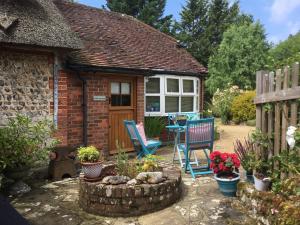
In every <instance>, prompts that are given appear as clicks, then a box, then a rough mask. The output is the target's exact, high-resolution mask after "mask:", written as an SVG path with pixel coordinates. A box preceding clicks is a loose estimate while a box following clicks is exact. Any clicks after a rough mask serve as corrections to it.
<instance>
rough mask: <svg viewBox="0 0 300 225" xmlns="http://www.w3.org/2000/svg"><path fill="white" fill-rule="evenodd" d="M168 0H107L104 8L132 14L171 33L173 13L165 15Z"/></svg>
mask: <svg viewBox="0 0 300 225" xmlns="http://www.w3.org/2000/svg"><path fill="white" fill-rule="evenodd" d="M165 7H166V0H107V1H106V6H104V8H106V9H109V10H111V11H114V12H120V13H124V14H127V15H131V16H133V17H135V18H137V19H139V20H141V21H143V22H144V23H146V24H148V25H150V26H152V27H154V28H156V29H158V30H160V31H162V32H165V33H170V32H171V31H170V29H171V24H172V15H167V16H164V10H165Z"/></svg>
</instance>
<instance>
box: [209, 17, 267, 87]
mask: <svg viewBox="0 0 300 225" xmlns="http://www.w3.org/2000/svg"><path fill="white" fill-rule="evenodd" d="M268 49H269V44H268V43H267V41H266V35H265V31H264V28H263V27H262V25H261V24H260V23H259V22H256V23H244V24H241V25H232V26H231V27H230V28H229V29H228V30H227V31H226V32H225V33H224V38H223V40H222V42H221V44H220V46H219V49H218V51H217V53H216V54H215V55H214V56H212V57H211V58H210V60H209V65H208V69H209V73H210V77H209V78H208V80H207V81H206V85H207V88H208V90H209V91H210V92H211V93H214V92H215V91H216V90H217V89H218V88H220V89H224V88H226V87H227V86H228V85H237V86H239V87H240V88H242V89H248V88H254V87H255V72H256V71H257V70H260V69H262V68H263V67H264V65H265V64H266V62H267V52H268Z"/></svg>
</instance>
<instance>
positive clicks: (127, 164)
mask: <svg viewBox="0 0 300 225" xmlns="http://www.w3.org/2000/svg"><path fill="white" fill-rule="evenodd" d="M117 148H118V154H117V156H116V171H117V173H118V174H119V175H123V176H127V177H130V178H135V177H136V176H137V175H138V174H139V173H140V172H141V171H142V165H141V162H140V161H137V160H129V157H128V154H127V153H126V152H125V151H123V150H122V148H120V146H119V145H117Z"/></svg>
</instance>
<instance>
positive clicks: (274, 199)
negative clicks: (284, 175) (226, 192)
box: [237, 182, 300, 225]
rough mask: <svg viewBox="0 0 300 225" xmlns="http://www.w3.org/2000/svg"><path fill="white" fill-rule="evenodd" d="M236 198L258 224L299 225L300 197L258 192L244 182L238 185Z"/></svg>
mask: <svg viewBox="0 0 300 225" xmlns="http://www.w3.org/2000/svg"><path fill="white" fill-rule="evenodd" d="M237 196H238V198H239V199H240V200H241V201H242V202H243V205H244V206H245V207H246V208H247V209H248V210H249V215H250V216H251V217H252V218H254V219H256V220H257V221H258V222H259V223H258V224H265V225H273V224H291V225H294V224H295V225H296V224H300V196H289V197H288V198H284V197H283V196H281V195H278V194H274V193H273V192H270V191H269V192H260V191H257V190H256V189H255V188H254V186H253V185H252V184H249V183H246V182H240V183H239V184H238V191H237Z"/></svg>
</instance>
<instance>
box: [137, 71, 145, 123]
mask: <svg viewBox="0 0 300 225" xmlns="http://www.w3.org/2000/svg"><path fill="white" fill-rule="evenodd" d="M144 84H145V83H144V77H142V76H140V77H138V78H137V112H136V118H137V121H138V122H144V117H145V108H144V101H145V97H144V95H145V94H144Z"/></svg>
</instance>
